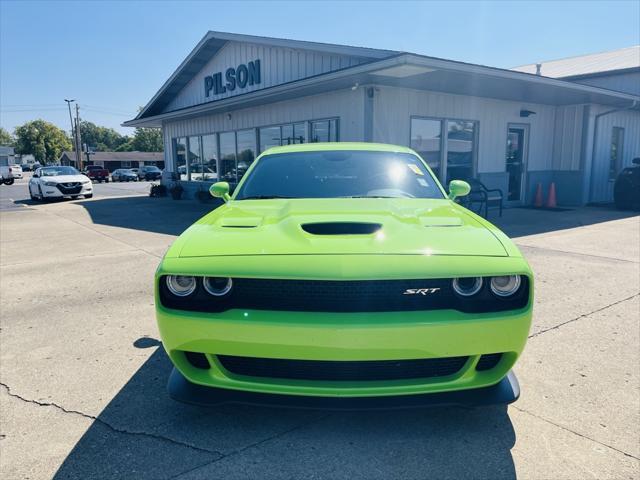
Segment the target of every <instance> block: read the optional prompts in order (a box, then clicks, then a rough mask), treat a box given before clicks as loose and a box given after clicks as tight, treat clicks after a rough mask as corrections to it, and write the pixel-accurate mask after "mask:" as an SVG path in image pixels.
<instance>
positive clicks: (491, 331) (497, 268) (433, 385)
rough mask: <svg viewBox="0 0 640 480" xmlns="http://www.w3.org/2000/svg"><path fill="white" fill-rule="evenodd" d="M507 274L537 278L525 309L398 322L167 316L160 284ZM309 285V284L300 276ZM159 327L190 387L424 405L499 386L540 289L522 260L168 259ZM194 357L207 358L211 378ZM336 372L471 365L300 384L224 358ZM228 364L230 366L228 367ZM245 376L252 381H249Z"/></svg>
mask: <svg viewBox="0 0 640 480" xmlns="http://www.w3.org/2000/svg"><path fill="white" fill-rule="evenodd" d="M470 265H473V270H472V271H473V272H474V273H475V274H478V275H483V276H492V275H504V274H508V273H514V274H516V273H517V274H522V275H526V276H527V277H528V278H529V299H528V303H527V305H526V306H525V307H524V308H521V309H517V310H508V311H502V312H490V313H463V312H460V311H457V310H432V311H394V312H368V313H363V312H357V313H352V312H349V313H336V312H330V313H327V312H293V311H273V310H244V309H232V310H226V311H223V312H219V313H209V312H193V311H183V310H173V309H168V308H166V307H164V306H163V305H162V303H161V302H160V299H159V282H158V280H159V278H160V277H161V276H162V275H166V274H169V273H173V274H183V275H211V272H217V273H218V274H219V275H220V276H231V277H249V278H288V279H291V278H294V279H295V278H298V279H309V278H311V279H315V280H331V279H333V280H335V279H336V278H339V279H341V280H370V279H394V278H395V279H398V278H424V276H425V272H429V274H430V276H431V278H451V277H458V276H465V275H466V276H469V274H470ZM301 271H304V273H305V275H304V276H301V275H300V272H301ZM155 293H156V317H157V321H158V326H159V330H160V334H161V337H162V341H163V346H164V348H165V350H166V351H167V353H168V355H169V357H170V359H171V361H172V362H173V364H174V365H175V367H176V368H177V369H178V370H179V372H180V373H181V374H182V375H183V376H184V377H185V378H186V380H188V381H189V382H190V383H193V384H197V385H203V386H208V387H219V388H225V389H232V390H242V391H248V392H259V393H272V394H284V395H308V396H323V397H372V396H391V395H415V394H425V393H440V392H451V391H457V390H470V389H477V388H482V387H487V386H491V385H495V384H497V383H498V382H500V381H501V380H502V379H503V378H504V377H505V376H506V375H507V373H508V372H509V371H510V370H511V368H512V367H513V365H514V363H515V362H516V360H517V359H518V357H519V356H520V354H521V353H522V351H523V349H524V346H525V343H526V340H527V336H528V333H529V328H530V325H531V317H532V304H533V279H532V275H531V271H530V269H529V267H528V265H527V264H526V261H524V259H522V258H521V257H463V256H460V257H457V256H426V255H425V256H413V255H379V256H378V255H353V256H339V255H305V256H303V257H302V258H297V257H296V258H294V259H293V261H290V262H286V261H284V260H283V258H282V257H281V256H269V255H265V256H260V257H259V258H256V257H255V256H254V257H252V256H235V257H215V258H206V259H205V258H197V257H196V258H175V257H165V259H164V260H163V262H162V263H161V265H160V267H159V268H158V271H157V272H156V292H155ZM185 352H195V353H201V354H204V356H205V358H206V362H205V365H206V367H205V368H198V367H197V366H194V364H193V361H189V359H188V357H187V354H186V353H185ZM494 353H501V354H502V356H501V359H500V361H499V362H498V363H497V364H496V365H495V366H493V367H492V368H489V369H485V370H482V369H480V370H478V369H476V367H477V365H478V361H479V360H480V356H481V355H486V354H494ZM222 355H225V356H235V357H250V358H254V359H255V358H258V359H286V360H311V361H333V362H336V361H337V362H340V361H344V362H365V361H400V360H419V359H439V358H450V357H467V359H466V361H464V364H463V365H462V366H461V368H460V369H459V370H456V371H455V373H451V374H447V375H446V376H429V377H428V378H426V377H425V376H421V377H420V378H404V379H392V380H389V379H386V380H366V381H362V380H353V378H350V379H349V380H344V379H341V380H326V379H322V380H318V379H313V380H312V379H308V378H304V379H300V378H297V379H293V378H285V377H284V376H280V377H278V378H274V377H269V376H267V375H261V376H250V375H247V374H238V371H237V370H236V373H233V372H231V371H229V370H228V369H226V368H225V367H224V366H223V364H222V361H221V360H220V359H218V356H222ZM222 360H223V361H224V359H222ZM245 373H246V372H245Z"/></svg>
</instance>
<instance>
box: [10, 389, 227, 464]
mask: <svg viewBox="0 0 640 480" xmlns="http://www.w3.org/2000/svg"><path fill="white" fill-rule="evenodd" d="M0 386H2V387H3V388H4V390H5V391H6V392H7V394H8V395H9V396H10V397H12V398H16V399H18V400H20V401H22V402H25V403H29V404H31V405H37V406H39V407H51V408H55V409H57V410H58V411H60V412H63V413H65V414H68V415H76V416H79V417H83V418H86V419H88V420H92V421H94V422H98V423H99V424H100V425H103V426H105V427H106V428H108V429H109V430H111V431H112V432H115V433H120V434H124V435H133V436H143V437H148V438H153V439H155V440H159V441H161V442H166V443H171V444H172V445H175V446H181V447H185V448H189V449H191V450H195V451H198V452H200V453H206V454H209V455H215V456H216V457H217V458H216V460H217V459H219V458H222V457H223V456H224V455H223V454H222V453H220V452H218V451H216V450H209V449H206V448H202V447H198V446H197V445H192V444H190V443H186V442H181V441H179V440H174V439H172V438H169V437H165V436H163V435H158V434H156V433H151V432H144V431H136V430H127V429H124V428H118V427H116V426H114V425H112V424H110V423H109V422H107V421H105V420H104V419H102V418H100V417H96V416H94V415H90V414H88V413H84V412H80V411H79V410H71V409H68V408H65V407H63V406H62V405H58V404H57V403H54V402H43V401H40V400H33V399H30V398H25V397H23V396H22V395H19V394H17V393H15V392H12V391H11V388H10V387H9V386H8V385H7V384H6V383H3V382H0ZM214 461H215V460H214Z"/></svg>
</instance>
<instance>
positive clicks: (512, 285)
mask: <svg viewBox="0 0 640 480" xmlns="http://www.w3.org/2000/svg"><path fill="white" fill-rule="evenodd" d="M520 283H521V280H520V275H504V276H502V277H493V278H492V279H491V291H492V292H493V293H494V294H496V295H497V296H499V297H510V296H511V295H513V294H514V293H516V292H517V291H518V289H519V288H520Z"/></svg>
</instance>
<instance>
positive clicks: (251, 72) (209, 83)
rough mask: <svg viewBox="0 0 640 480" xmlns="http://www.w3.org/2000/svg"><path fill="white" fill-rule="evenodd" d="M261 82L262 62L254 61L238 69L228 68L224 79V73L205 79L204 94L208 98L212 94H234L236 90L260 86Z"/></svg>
mask: <svg viewBox="0 0 640 480" xmlns="http://www.w3.org/2000/svg"><path fill="white" fill-rule="evenodd" d="M260 82H261V79H260V60H254V61H252V62H249V63H247V64H244V63H243V64H240V65H238V67H237V68H233V67H231V68H227V70H226V71H225V72H224V77H223V75H222V72H218V73H214V74H213V75H207V76H206V77H204V94H205V96H207V97H209V96H211V95H212V94H213V95H220V94H222V93H225V92H232V91H234V90H235V89H236V88H245V87H249V86H251V85H259V84H260Z"/></svg>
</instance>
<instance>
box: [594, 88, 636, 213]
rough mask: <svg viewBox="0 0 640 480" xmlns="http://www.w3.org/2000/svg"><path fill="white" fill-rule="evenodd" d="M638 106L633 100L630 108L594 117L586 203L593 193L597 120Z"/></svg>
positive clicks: (614, 110) (616, 109)
mask: <svg viewBox="0 0 640 480" xmlns="http://www.w3.org/2000/svg"><path fill="white" fill-rule="evenodd" d="M637 106H638V100H634V101H633V103H631V105H630V106H628V107H624V108H614V109H613V110H607V111H606V112H602V113H598V114H596V116H595V117H594V120H593V144H592V145H591V173H590V174H589V177H590V178H589V198H588V201H590V200H591V193H592V192H593V177H594V175H593V169H594V165H595V161H596V140H597V138H598V120H600V118H601V117H604V116H605V115H609V114H610V113H616V112H624V111H626V110H631V109H633V108H636V107H637Z"/></svg>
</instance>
